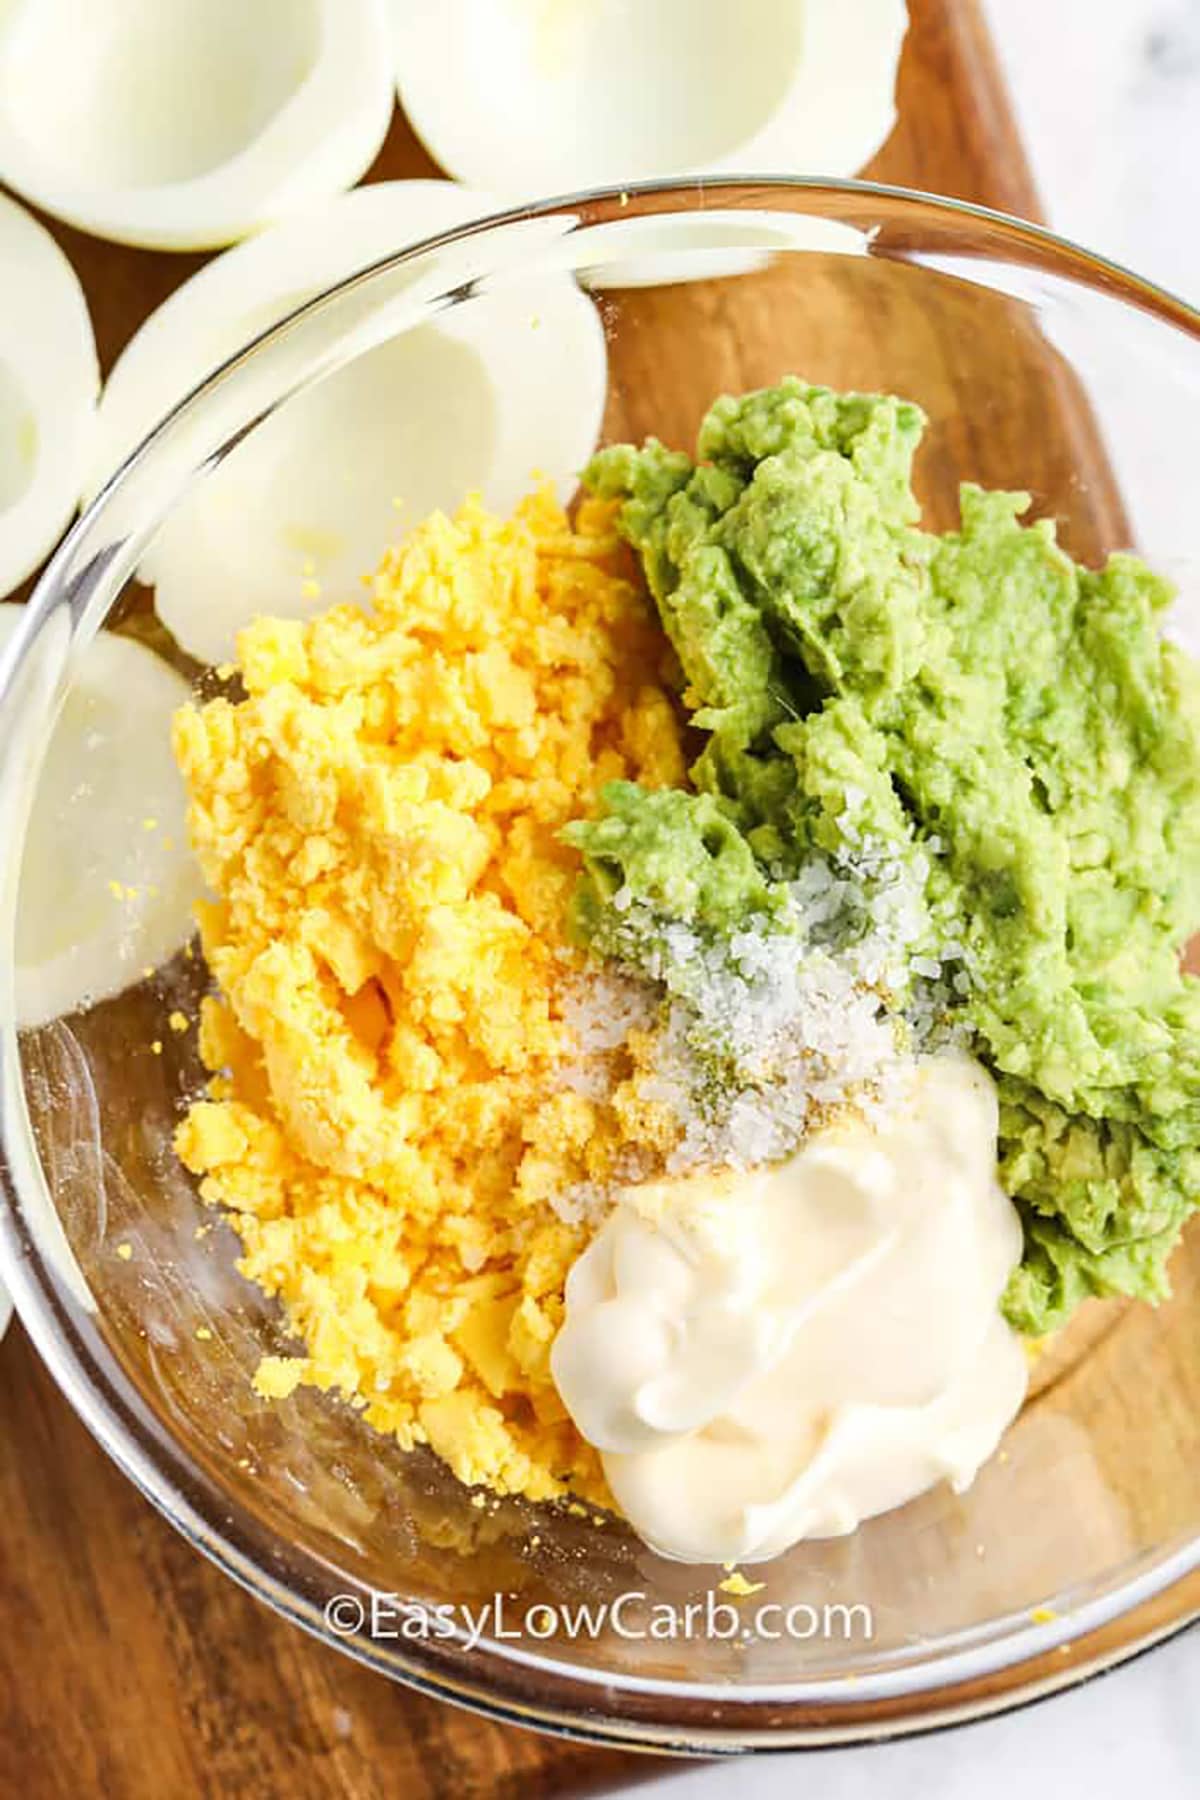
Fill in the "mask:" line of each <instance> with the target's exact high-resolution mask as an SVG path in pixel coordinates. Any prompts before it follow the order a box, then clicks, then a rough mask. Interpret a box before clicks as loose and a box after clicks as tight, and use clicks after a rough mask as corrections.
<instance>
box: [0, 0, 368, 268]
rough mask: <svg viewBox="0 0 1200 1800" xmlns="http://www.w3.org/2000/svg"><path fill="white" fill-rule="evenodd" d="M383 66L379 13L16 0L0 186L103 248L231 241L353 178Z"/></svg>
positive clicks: (2, 116)
mask: <svg viewBox="0 0 1200 1800" xmlns="http://www.w3.org/2000/svg"><path fill="white" fill-rule="evenodd" d="M386 57H387V20H386V15H385V13H384V10H383V0H253V4H250V5H248V4H246V0H104V4H103V5H96V4H94V0H15V4H13V5H11V6H10V7H9V9H8V12H7V14H5V15H3V18H2V21H0V178H3V179H4V180H6V181H8V182H9V183H10V184H11V185H12V186H13V187H15V188H17V189H18V190H19V191H20V192H22V193H24V194H25V195H26V196H27V197H28V198H29V199H32V200H34V201H35V202H36V203H37V204H38V205H40V206H42V207H44V208H45V209H46V210H47V211H48V212H51V213H54V214H56V215H57V216H59V217H62V218H65V219H69V220H70V221H71V222H72V223H74V224H77V225H80V226H82V227H83V229H85V230H89V231H93V232H95V233H97V234H98V235H99V236H102V237H112V238H116V239H119V240H122V241H126V242H131V243H143V244H147V245H151V246H158V247H162V248H193V247H194V248H202V247H208V246H214V245H218V244H224V243H229V242H231V241H233V240H234V239H236V238H238V237H241V236H244V235H245V234H246V233H247V232H249V231H251V230H254V229H256V228H257V227H259V226H261V225H262V224H264V223H266V222H268V221H269V220H271V219H273V218H276V217H279V216H282V215H283V214H285V213H287V212H290V211H293V210H295V208H296V207H297V206H298V205H303V204H304V203H305V201H307V200H310V199H313V198H316V197H319V196H321V195H323V194H327V193H332V192H336V191H337V190H339V189H340V188H344V187H348V186H349V185H350V184H351V183H352V182H354V181H356V180H357V179H358V177H359V176H360V175H361V174H362V173H363V171H364V170H365V168H366V167H367V165H368V163H369V162H370V161H371V159H372V157H373V156H374V154H375V151H376V150H377V149H378V147H379V144H380V142H381V141H382V138H383V135H384V133H385V131H386V129H387V124H388V119H389V116H390V113H391V107H392V95H391V93H390V92H389V91H388V86H387V83H386V81H385V70H386Z"/></svg>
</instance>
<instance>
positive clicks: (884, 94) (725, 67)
mask: <svg viewBox="0 0 1200 1800" xmlns="http://www.w3.org/2000/svg"><path fill="white" fill-rule="evenodd" d="M391 7H392V23H393V36H394V42H395V48H396V80H397V88H398V91H399V95H400V101H401V104H402V106H403V107H404V110H405V112H406V113H407V114H408V117H409V120H410V122H411V123H412V125H413V128H414V129H415V130H416V132H417V133H418V134H419V136H420V137H421V139H422V141H423V142H424V144H425V146H426V148H427V149H428V150H429V152H430V154H431V155H432V156H433V157H434V158H435V159H436V160H437V161H438V162H439V163H440V164H441V166H442V168H443V169H445V170H446V171H447V173H448V174H451V175H455V176H457V177H458V179H459V180H460V181H470V182H478V183H486V185H487V186H488V187H490V188H492V189H493V190H494V191H499V192H503V193H507V194H511V195H514V196H518V197H520V198H522V199H532V198H534V197H535V196H540V195H546V194H562V193H569V192H571V191H572V190H573V189H576V188H584V187H592V186H598V185H612V184H616V183H620V182H626V181H629V182H632V181H638V180H647V179H649V178H651V177H655V176H670V175H687V174H698V173H717V172H720V171H722V170H736V171H738V172H747V173H752V174H753V173H760V174H779V175H833V176H846V175H853V174H855V173H857V171H858V170H859V169H860V168H861V167H862V166H863V164H864V163H866V162H869V161H870V159H871V157H872V156H873V155H874V153H875V152H876V150H878V149H879V147H880V145H881V144H882V143H883V140H884V139H885V138H886V136H887V135H888V132H889V131H890V130H891V128H892V124H893V123H894V120H895V99H894V90H895V81H896V67H897V63H898V61H899V57H900V48H901V45H902V43H903V40H904V33H905V30H906V27H907V22H908V19H907V10H906V6H905V0H738V4H736V5H731V4H730V0H391Z"/></svg>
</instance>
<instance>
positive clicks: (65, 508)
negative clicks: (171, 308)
mask: <svg viewBox="0 0 1200 1800" xmlns="http://www.w3.org/2000/svg"><path fill="white" fill-rule="evenodd" d="M0 270H3V277H2V278H0V279H2V285H0V595H4V594H11V593H12V591H13V589H14V588H15V587H19V586H20V584H21V582H22V581H24V579H25V577H26V576H27V575H28V574H30V573H31V572H32V571H33V570H34V569H36V568H37V566H38V564H39V563H40V562H41V561H42V559H43V558H44V557H45V556H46V555H47V553H48V552H49V551H50V550H51V549H52V548H53V546H54V544H55V542H56V540H57V539H58V537H59V536H60V535H61V533H62V531H63V528H64V527H65V526H66V524H67V523H68V521H69V520H70V518H71V517H72V515H73V513H74V512H75V509H76V507H77V505H78V504H79V494H80V490H81V488H82V486H83V481H84V475H85V472H86V464H87V458H88V454H89V451H90V438H91V432H92V428H93V423H94V414H95V407H96V396H97V394H98V393H99V390H100V369H99V365H98V364H97V361H96V341H95V338H94V337H93V335H92V322H91V319H90V318H89V316H88V309H87V301H86V300H85V299H84V297H83V289H82V288H81V287H80V285H79V281H78V278H77V277H76V274H75V271H74V269H72V267H71V265H70V263H69V262H68V261H67V259H66V257H65V256H64V255H63V253H62V251H61V250H60V249H59V247H58V245H57V244H56V243H55V241H54V239H53V238H52V237H51V236H50V233H49V232H48V231H47V230H46V228H45V226H43V225H39V224H38V222H37V220H36V219H35V218H33V217H32V216H31V215H30V214H29V213H27V212H26V211H25V208H24V207H23V206H18V204H17V202H16V201H15V200H9V199H7V198H6V197H5V196H4V195H0Z"/></svg>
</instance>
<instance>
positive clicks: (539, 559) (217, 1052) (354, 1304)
mask: <svg viewBox="0 0 1200 1800" xmlns="http://www.w3.org/2000/svg"><path fill="white" fill-rule="evenodd" d="M611 513H612V509H611V507H609V506H607V505H604V504H601V503H598V502H596V501H585V502H584V503H583V504H582V506H581V508H580V511H579V514H578V518H577V520H576V522H575V524H574V526H572V525H571V523H570V522H569V521H568V519H567V517H566V515H565V514H564V513H563V511H562V510H561V508H560V507H559V506H558V505H557V503H556V502H555V500H554V499H553V497H552V496H551V494H549V493H548V492H542V493H538V494H535V495H533V496H531V497H530V498H529V499H528V500H526V501H525V502H523V503H522V505H521V507H520V508H519V509H518V511H517V513H516V514H515V516H514V517H513V518H512V519H511V520H500V519H497V518H494V517H492V516H490V515H489V514H487V513H486V512H485V511H484V510H483V509H482V507H481V506H480V505H479V504H478V503H476V502H469V503H468V504H467V505H466V506H465V507H464V508H463V509H462V511H461V512H460V513H459V514H458V515H457V516H456V517H455V518H454V519H453V520H451V519H448V518H446V517H444V516H442V515H436V514H435V515H434V516H433V517H432V518H431V519H429V520H427V521H426V522H425V524H424V525H423V526H421V527H420V528H419V529H418V530H417V531H416V532H415V533H414V534H413V535H412V536H411V537H410V538H409V539H408V540H407V541H406V542H405V543H403V544H402V545H401V546H400V547H399V548H397V549H396V550H394V551H392V552H391V553H389V555H388V556H387V557H386V558H385V559H384V562H383V564H382V566H381V567H380V569H379V571H378V573H377V574H376V575H375V577H374V578H373V581H372V583H371V598H372V600H373V606H372V607H371V608H370V609H366V608H359V607H356V606H348V605H347V606H337V607H333V608H331V609H330V610H329V611H327V612H325V613H324V614H322V615H321V616H319V617H317V618H315V619H313V620H310V621H308V622H300V621H291V620H281V619H260V620H257V621H256V622H255V623H254V624H253V625H251V626H250V627H249V628H248V629H247V630H246V631H244V632H243V633H242V634H241V637H240V639H239V644H238V662H239V666H240V670H241V674H242V680H243V683H244V687H245V694H246V698H245V699H244V700H242V701H240V702H236V703H232V702H230V701H229V700H226V699H216V700H213V701H210V702H209V703H208V704H207V705H205V706H202V707H195V706H190V707H187V708H185V709H184V710H183V711H182V712H181V713H180V714H179V715H178V717H177V720H176V726H175V750H176V755H177V758H178V761H179V764H180V767H181V769H182V771H183V774H184V777H185V779H186V782H187V786H188V790H189V797H190V814H189V823H190V830H191V836H192V842H193V845H194V847H195V850H196V853H197V855H198V857H199V860H200V863H201V866H202V869H203V872H204V875H205V878H206V880H207V882H208V883H209V885H210V887H211V888H212V889H213V890H214V892H215V894H216V895H217V896H218V897H217V899H216V900H215V901H213V902H211V903H206V904H205V905H204V906H203V907H202V909H201V921H200V923H201V932H202V941H203V945H204V951H205V955H206V957H207V959H208V964H209V967H210V969H211V971H212V974H213V976H214V978H215V980H216V983H217V985H218V987H219V989H220V996H219V997H210V998H208V999H207V1000H206V1001H205V1002H204V1004H203V1008H202V1013H201V1020H200V1048H201V1053H202V1055H203V1056H204V1059H205V1062H206V1065H207V1066H208V1068H209V1069H210V1070H212V1071H213V1072H214V1079H213V1081H212V1083H211V1086H210V1098H208V1099H206V1100H204V1101H201V1102H199V1103H197V1104H196V1105H194V1106H193V1107H192V1108H191V1110H190V1112H189V1114H188V1116H187V1118H186V1119H185V1120H184V1122H183V1124H182V1125H181V1127H180V1129H179V1132H178V1138H177V1145H178V1150H179V1153H180V1155H181V1157H182V1158H183V1160H184V1162H185V1163H186V1164H187V1166H188V1167H189V1168H190V1169H192V1170H193V1171H195V1172H196V1173H197V1174H199V1175H200V1176H202V1178H203V1179H202V1184H201V1191H202V1193H203V1195H204V1198H205V1199H206V1200H208V1201H210V1202H211V1203H213V1204H216V1205H220V1206H222V1207H224V1208H226V1209H228V1211H229V1213H230V1214H231V1215H232V1219H233V1223H234V1225H235V1226H236V1228H237V1230H238V1232H239V1234H240V1236H241V1239H242V1243H243V1246H244V1252H245V1254H244V1257H243V1259H242V1262H241V1265H240V1266H241V1268H242V1270H243V1272H244V1273H245V1274H246V1275H247V1276H248V1277H249V1278H250V1279H251V1280H253V1281H255V1282H257V1283H259V1285H260V1286H262V1287H263V1288H264V1289H265V1290H266V1291H267V1292H269V1293H271V1294H274V1295H278V1296H279V1298H280V1299H281V1300H282V1302H283V1305H284V1308H285V1311H286V1315H287V1318H288V1320H289V1323H290V1325H291V1326H292V1328H293V1329H294V1331H295V1332H296V1334H297V1335H298V1336H299V1337H300V1338H301V1339H302V1341H303V1345H304V1352H305V1353H304V1354H303V1355H297V1356H294V1357H268V1358H267V1359H266V1360H265V1361H264V1362H263V1364H262V1365H261V1367H260V1369H259V1371H258V1374H257V1377H256V1380H257V1385H258V1387H259V1390H260V1391H261V1392H262V1393H263V1394H266V1395H273V1396H282V1395H285V1394H287V1393H290V1392H291V1391H292V1390H293V1389H294V1388H295V1387H296V1386H297V1385H298V1384H300V1383H305V1384H310V1385H313V1386H316V1387H319V1388H322V1389H332V1390H337V1391H339V1392H340V1393H342V1394H343V1395H345V1396H347V1397H349V1398H351V1399H352V1400H353V1401H354V1403H355V1404H357V1405H360V1406H361V1407H362V1409H363V1411H364V1413H365V1416H366V1418H367V1419H368V1420H369V1421H370V1422H371V1423H372V1424H373V1425H375V1426H376V1427H378V1428H379V1429H381V1430H383V1431H388V1432H392V1433H394V1434H395V1435H396V1437H397V1438H398V1439H399V1441H400V1443H401V1444H402V1445H404V1446H411V1445H414V1444H418V1443H428V1444H429V1445H430V1446H431V1447H432V1448H433V1450H434V1451H436V1452H437V1453H438V1454H439V1455H440V1456H441V1457H443V1458H444V1459H445V1461H446V1462H447V1463H448V1464H449V1466H450V1467H451V1469H452V1470H453V1471H454V1473H455V1474H456V1475H457V1476H458V1477H459V1478H460V1479H461V1480H462V1481H464V1482H467V1483H470V1484H477V1483H478V1484H486V1485H487V1486H489V1487H491V1488H493V1489H495V1490H497V1491H499V1492H502V1493H522V1494H526V1495H528V1496H529V1497H531V1498H534V1499H543V1498H549V1497H552V1496H555V1495H560V1494H563V1493H566V1492H570V1493H573V1494H582V1495H584V1496H585V1497H590V1498H592V1499H594V1500H596V1501H598V1502H600V1503H605V1502H606V1501H607V1498H608V1496H607V1490H606V1488H605V1485H604V1481H603V1477H602V1475H601V1472H600V1466H599V1459H598V1457H597V1456H596V1454H595V1452H594V1451H593V1450H592V1449H591V1448H590V1447H589V1446H588V1445H586V1444H585V1443H584V1442H583V1440H582V1439H581V1438H580V1437H579V1435H578V1433H577V1432H576V1431H575V1428H574V1426H573V1425H572V1424H571V1422H570V1420H569V1419H568V1417H567V1415H566V1411H565V1409H564V1407H563V1405H562V1403H561V1401H560V1400H559V1398H558V1395H557V1393H556V1391H555V1388H554V1385H553V1382H552V1380H551V1376H550V1370H549V1349H550V1345H551V1342H552V1340H553V1338H554V1336H555V1333H556V1332H557V1330H558V1326H559V1323H560V1321H561V1318H562V1310H563V1283H564V1280H565V1277H566V1274H567V1271H568V1269H569V1267H570V1265H571V1263H572V1261H573V1260H574V1258H575V1257H576V1255H577V1254H578V1253H579V1251H580V1250H581V1249H582V1247H583V1241H584V1233H583V1231H582V1229H581V1228H580V1227H579V1226H578V1225H571V1224H568V1223H566V1222H564V1221H563V1220H562V1219H560V1218H559V1217H558V1216H557V1215H556V1214H555V1213H554V1212H553V1211H552V1209H551V1208H550V1206H549V1204H548V1201H549V1199H550V1198H551V1197H552V1196H553V1195H554V1194H555V1193H556V1192H557V1191H561V1190H564V1189H567V1188H569V1187H570V1186H571V1185H572V1184H574V1183H578V1182H581V1181H589V1180H592V1181H594V1180H597V1179H601V1180H602V1179H603V1178H604V1176H605V1174H606V1172H607V1170H608V1169H609V1168H611V1166H612V1159H613V1158H614V1157H615V1156H616V1155H617V1154H618V1153H619V1152H620V1150H621V1148H622V1145H623V1144H625V1143H627V1142H629V1141H630V1140H636V1138H637V1137H638V1135H639V1133H642V1134H643V1135H647V1134H650V1133H651V1131H652V1127H651V1126H650V1125H647V1123H646V1122H645V1121H643V1120H641V1119H640V1118H639V1117H638V1115H637V1112H636V1109H632V1110H631V1109H625V1110H624V1111H623V1110H622V1109H621V1108H620V1107H619V1106H617V1107H612V1106H609V1107H607V1108H605V1107H603V1106H602V1105H601V1104H600V1103H598V1102H596V1101H594V1100H592V1099H589V1098H587V1097H585V1095H584V1094H582V1093H580V1092H578V1091H575V1090H574V1089H572V1088H571V1087H568V1086H564V1085H563V1084H562V1083H561V1082H558V1083H556V1079H555V1071H556V1068H559V1067H561V1065H562V1064H563V1061H564V1059H565V1058H567V1057H569V1055H570V1053H571V1042H570V1033H569V1029H568V1027H567V1025H566V1024H565V1022H564V1013H563V1005H564V982H565V981H566V980H567V979H568V978H569V975H570V972H571V969H572V965H573V963H574V962H575V961H576V957H575V953H574V952H572V951H571V950H570V949H569V948H568V946H567V944H566V942H565V939H564V936H563V921H564V915H565V913H566V909H567V904H568V900H569V896H570V892H571V889H572V886H573V883H574V880H575V875H576V859H575V855H574V853H573V852H572V851H569V850H568V849H566V848H565V847H564V846H563V845H562V844H560V843H559V841H558V838H557V835H556V834H557V833H558V831H559V829H560V827H561V826H562V825H563V824H565V823H566V821H567V820H568V819H571V818H574V817H578V816H579V815H580V814H582V813H584V812H586V811H587V810H588V808H589V805H590V803H591V801H592V797H593V795H594V794H595V792H596V790H597V789H598V788H599V787H600V786H601V784H602V783H604V782H605V781H608V780H611V779H614V778H621V777H623V778H626V779H630V780H638V781H642V782H645V783H648V784H651V785H678V784H680V783H681V782H682V781H683V779H684V757H683V748H682V740H681V728H680V725H679V723H678V719H677V716H676V713H675V711H674V708H673V706H672V703H671V701H670V699H669V697H668V677H669V673H670V671H669V669H668V667H667V666H666V664H665V661H664V658H665V656H666V654H667V653H666V651H665V648H664V640H663V638H662V636H661V633H660V632H659V630H658V627H657V625H656V623H655V622H654V620H653V617H652V615H651V613H650V611H649V608H648V605H647V603H646V601H645V599H644V598H643V596H642V594H641V593H640V591H639V589H638V588H637V586H636V585H635V583H634V582H633V581H632V580H631V579H630V567H629V565H628V563H627V561H626V553H625V551H624V550H623V549H622V547H621V546H620V544H619V542H618V540H617V538H616V535H615V533H614V532H613V530H612V521H611Z"/></svg>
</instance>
